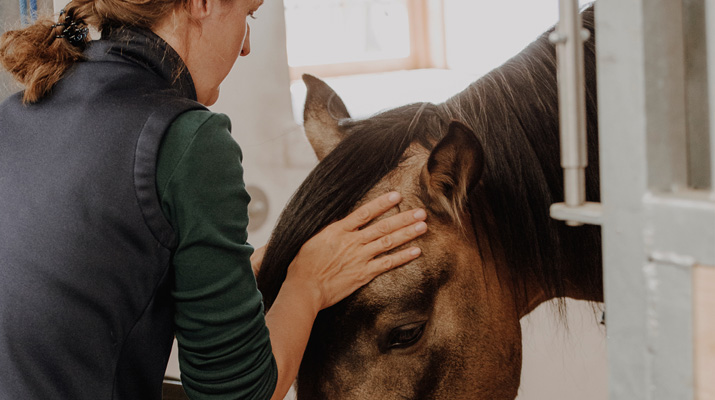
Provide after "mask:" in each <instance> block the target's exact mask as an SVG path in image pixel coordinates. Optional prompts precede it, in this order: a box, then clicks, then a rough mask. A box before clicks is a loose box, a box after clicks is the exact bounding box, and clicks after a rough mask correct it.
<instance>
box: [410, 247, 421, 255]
mask: <svg viewBox="0 0 715 400" xmlns="http://www.w3.org/2000/svg"><path fill="white" fill-rule="evenodd" d="M420 253H422V250H420V248H419V247H415V248H413V249H412V250H410V255H411V256H418V255H420Z"/></svg>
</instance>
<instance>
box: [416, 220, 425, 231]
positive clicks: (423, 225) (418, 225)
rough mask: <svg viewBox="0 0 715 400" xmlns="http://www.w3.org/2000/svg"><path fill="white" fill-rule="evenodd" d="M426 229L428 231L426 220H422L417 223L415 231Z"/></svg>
mask: <svg viewBox="0 0 715 400" xmlns="http://www.w3.org/2000/svg"><path fill="white" fill-rule="evenodd" d="M425 231H427V224H425V223H424V222H420V223H418V224H417V225H415V232H417V233H422V232H425Z"/></svg>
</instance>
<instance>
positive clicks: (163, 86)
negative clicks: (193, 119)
mask: <svg viewBox="0 0 715 400" xmlns="http://www.w3.org/2000/svg"><path fill="white" fill-rule="evenodd" d="M85 55H86V57H87V60H86V61H84V62H79V63H77V64H76V65H75V66H74V67H72V69H70V71H69V72H68V73H67V75H66V76H65V78H63V79H62V80H61V81H60V82H59V83H58V84H57V85H56V86H55V88H54V89H53V91H52V93H51V94H50V95H49V96H47V97H46V98H45V99H43V100H42V101H40V102H39V103H37V104H33V105H29V106H25V105H23V104H21V101H20V99H21V97H20V94H16V95H14V96H12V97H10V98H9V99H7V100H6V101H5V102H4V103H2V104H0V399H2V400H19V399H23V400H24V399H41V400H46V399H72V400H81V399H91V400H98V399H127V400H139V399H159V398H161V382H162V377H163V375H164V370H165V368H166V363H167V360H168V357H169V353H170V349H171V342H172V337H173V312H174V307H173V303H172V300H171V292H170V291H171V289H172V284H173V270H171V269H170V268H169V266H170V257H171V253H172V249H174V246H175V241H176V239H175V237H174V232H173V230H172V228H171V226H170V225H169V223H168V222H167V220H166V219H165V218H164V215H163V213H162V210H161V206H160V204H159V201H158V197H157V192H156V179H155V175H156V157H157V152H158V149H159V145H160V142H161V139H162V136H163V135H164V133H165V131H166V129H167V127H168V126H169V124H170V123H171V122H172V121H173V120H174V119H175V118H176V117H177V116H178V115H179V114H181V113H182V112H185V111H187V110H190V109H200V108H203V107H202V106H201V105H200V104H199V103H197V102H196V101H195V99H196V94H195V90H194V87H193V83H192V81H191V77H190V76H189V75H188V73H187V72H182V73H177V71H178V69H177V68H178V67H180V66H183V64H182V63H181V60H180V58H179V57H178V55H177V54H176V53H175V52H174V51H173V50H172V49H171V48H170V47H169V46H168V45H167V44H166V43H165V42H164V41H162V40H161V39H160V38H159V37H158V36H156V35H154V34H153V33H151V32H148V31H140V30H133V31H129V30H124V31H120V32H114V33H110V34H108V35H106V36H105V37H103V39H102V40H99V41H95V42H92V43H91V44H90V45H89V46H88V48H87V50H86V51H85Z"/></svg>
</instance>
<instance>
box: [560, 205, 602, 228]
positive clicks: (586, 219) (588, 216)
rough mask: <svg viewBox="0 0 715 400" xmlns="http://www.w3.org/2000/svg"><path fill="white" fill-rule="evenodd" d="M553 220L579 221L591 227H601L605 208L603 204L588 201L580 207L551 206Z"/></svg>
mask: <svg viewBox="0 0 715 400" xmlns="http://www.w3.org/2000/svg"><path fill="white" fill-rule="evenodd" d="M550 212H551V218H553V219H558V220H561V221H578V222H581V223H584V224H589V225H601V223H602V222H603V207H601V203H594V202H591V201H587V202H585V203H583V204H582V205H580V206H578V207H569V206H567V205H566V204H565V203H555V204H552V205H551V210H550Z"/></svg>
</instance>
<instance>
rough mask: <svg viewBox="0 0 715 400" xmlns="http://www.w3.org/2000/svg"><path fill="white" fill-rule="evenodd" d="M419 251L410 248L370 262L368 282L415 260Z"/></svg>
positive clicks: (415, 248) (416, 248)
mask: <svg viewBox="0 0 715 400" xmlns="http://www.w3.org/2000/svg"><path fill="white" fill-rule="evenodd" d="M420 253H421V251H420V249H419V248H418V247H410V248H408V249H404V250H400V251H398V252H395V253H392V254H388V255H386V256H382V257H380V258H376V259H374V260H372V261H370V262H369V263H368V264H367V265H368V271H369V272H368V273H369V277H368V279H369V280H372V279H373V278H374V277H376V276H378V275H380V274H381V273H383V272H386V271H389V270H391V269H393V268H395V267H399V266H400V265H403V264H406V263H408V262H410V261H412V260H414V259H415V258H417V257H419V255H420Z"/></svg>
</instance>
